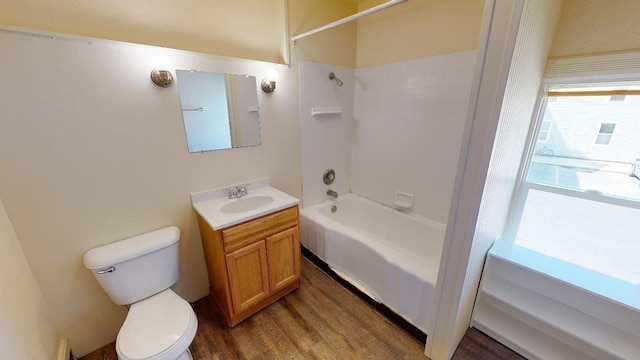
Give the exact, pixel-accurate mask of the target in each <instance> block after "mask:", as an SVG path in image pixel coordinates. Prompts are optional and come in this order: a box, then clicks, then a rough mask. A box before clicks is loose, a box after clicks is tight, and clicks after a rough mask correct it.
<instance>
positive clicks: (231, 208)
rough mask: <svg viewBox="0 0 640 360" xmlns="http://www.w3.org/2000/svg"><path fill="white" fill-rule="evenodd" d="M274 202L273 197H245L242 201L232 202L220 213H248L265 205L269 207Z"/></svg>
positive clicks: (221, 209) (222, 208)
mask: <svg viewBox="0 0 640 360" xmlns="http://www.w3.org/2000/svg"><path fill="white" fill-rule="evenodd" d="M272 202H273V198H272V197H271V196H264V195H260V196H252V197H243V198H240V199H236V200H232V202H230V203H228V204H226V205H224V206H223V207H221V208H220V212H222V213H225V214H237V213H242V212H246V211H251V210H256V209H258V208H261V207H263V206H265V205H269V204H271V203H272Z"/></svg>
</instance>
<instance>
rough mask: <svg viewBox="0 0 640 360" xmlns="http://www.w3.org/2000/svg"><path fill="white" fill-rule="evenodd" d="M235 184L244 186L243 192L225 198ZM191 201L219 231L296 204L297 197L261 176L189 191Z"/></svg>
mask: <svg viewBox="0 0 640 360" xmlns="http://www.w3.org/2000/svg"><path fill="white" fill-rule="evenodd" d="M236 187H245V188H246V189H247V192H248V193H247V195H245V196H243V197H241V198H236V199H229V198H228V192H227V190H228V189H234V188H236ZM191 203H192V204H193V208H194V209H195V210H196V212H197V213H198V214H199V215H200V216H201V217H202V218H203V219H204V220H205V221H206V222H207V223H208V224H209V226H211V228H212V229H213V230H220V229H224V228H226V227H229V226H232V225H236V224H239V223H242V222H245V221H248V220H251V219H254V218H257V217H260V216H262V215H267V214H270V213H273V212H276V211H279V210H282V209H286V208H288V207H291V206H293V205H297V204H299V203H300V200H298V199H296V198H295V197H293V196H291V195H288V194H285V193H284V192H282V191H280V190H278V189H276V188H274V187H271V186H270V184H269V179H268V178H263V179H259V180H255V181H249V182H245V183H240V184H234V185H229V186H225V187H221V188H217V189H213V190H207V191H202V192H197V193H192V194H191Z"/></svg>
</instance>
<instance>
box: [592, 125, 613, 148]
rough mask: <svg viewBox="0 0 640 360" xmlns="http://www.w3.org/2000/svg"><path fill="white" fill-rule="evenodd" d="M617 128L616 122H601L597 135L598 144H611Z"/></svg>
mask: <svg viewBox="0 0 640 360" xmlns="http://www.w3.org/2000/svg"><path fill="white" fill-rule="evenodd" d="M615 129H616V124H615V123H600V130H598V135H597V136H596V142H595V144H596V145H609V143H611V137H612V136H613V131H614V130H615Z"/></svg>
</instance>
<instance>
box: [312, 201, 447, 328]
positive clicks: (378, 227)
mask: <svg viewBox="0 0 640 360" xmlns="http://www.w3.org/2000/svg"><path fill="white" fill-rule="evenodd" d="M334 206H335V208H333V210H335V211H332V207H334ZM300 225H301V226H300V231H301V242H302V245H303V246H304V247H305V248H307V249H308V250H309V251H311V252H312V253H314V254H315V255H316V256H317V257H319V258H320V259H321V260H323V261H324V262H325V263H327V264H328V265H329V267H330V268H331V269H332V270H333V271H334V272H336V273H337V274H338V275H339V276H341V277H342V278H344V279H345V280H347V281H348V282H350V283H351V284H352V285H354V286H355V287H356V288H358V289H359V290H361V291H362V292H364V293H365V294H367V295H368V296H369V297H371V298H372V299H373V300H375V301H376V302H378V303H382V304H384V305H385V306H386V307H388V308H390V309H391V310H393V311H394V312H396V313H397V314H399V315H400V316H402V317H403V318H404V319H405V320H407V321H408V322H409V323H411V324H412V325H413V326H415V327H417V328H418V329H419V330H420V331H422V332H423V333H425V334H426V333H427V324H428V322H429V318H430V312H431V304H432V300H433V295H434V294H433V293H434V289H435V283H436V279H437V276H438V269H439V266H440V256H441V252H442V243H443V240H444V230H445V226H444V225H443V224H440V223H437V222H434V221H430V220H428V219H425V218H421V217H417V216H413V215H409V214H405V213H401V212H399V211H396V210H394V209H391V208H389V207H386V206H383V205H380V204H378V203H375V202H372V201H370V200H367V199H364V198H361V197H359V196H356V195H351V194H349V195H344V196H340V198H338V199H337V200H328V201H325V202H323V203H321V204H318V205H314V206H311V207H309V208H305V209H302V210H301V211H300Z"/></svg>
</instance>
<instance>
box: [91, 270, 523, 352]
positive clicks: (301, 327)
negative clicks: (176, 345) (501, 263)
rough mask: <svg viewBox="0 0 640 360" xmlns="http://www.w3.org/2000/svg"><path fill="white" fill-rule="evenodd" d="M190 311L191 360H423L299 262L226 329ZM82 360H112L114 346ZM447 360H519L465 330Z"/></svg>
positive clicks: (390, 328)
mask: <svg viewBox="0 0 640 360" xmlns="http://www.w3.org/2000/svg"><path fill="white" fill-rule="evenodd" d="M193 307H194V309H195V312H196V314H197V316H198V321H199V324H198V333H197V334H196V338H195V339H194V341H193V343H192V344H191V347H190V349H191V353H192V354H193V357H194V359H285V358H286V359H427V357H426V356H425V355H424V354H423V353H424V344H422V343H420V342H418V341H416V340H415V339H414V338H412V337H411V336H409V335H408V334H407V333H405V332H404V331H403V330H401V329H399V328H397V327H396V326H394V325H393V324H392V323H390V322H389V321H388V320H387V319H385V318H384V317H382V316H381V315H380V314H378V313H377V312H376V311H375V310H374V309H373V308H372V307H371V306H370V305H368V304H367V303H365V302H363V301H362V300H360V299H359V298H358V297H356V296H355V295H353V294H352V293H350V292H349V291H348V290H346V289H345V288H343V287H342V286H340V285H339V284H338V283H336V282H335V281H334V280H333V279H331V278H330V277H329V276H327V275H326V274H324V273H323V272H322V271H320V270H319V269H318V268H317V267H315V266H314V265H313V264H312V263H310V262H309V261H307V260H306V259H305V260H304V261H302V279H301V285H300V289H298V290H296V291H294V292H293V293H291V294H289V295H287V296H286V297H285V298H283V299H281V300H279V301H277V302H276V303H274V304H272V305H270V306H269V307H268V308H266V309H264V310H263V311H261V312H259V313H257V314H255V315H253V316H252V317H250V318H249V319H247V320H246V321H244V322H242V323H240V324H239V325H237V326H236V327H234V328H233V329H229V328H228V327H227V326H226V325H225V324H224V321H223V319H222V315H221V314H220V312H219V311H218V309H217V308H216V307H215V306H213V304H212V303H210V301H209V298H208V297H207V298H203V299H200V300H198V301H196V302H195V303H193ZM82 359H84V360H116V359H117V355H116V352H115V343H111V344H109V345H106V346H105V347H103V348H101V349H98V350H96V351H94V352H92V353H90V354H88V355H86V356H84V357H83V358H82ZM453 359H457V360H466V359H474V360H476V359H481V360H492V359H496V360H499V359H509V360H511V359H514V360H516V359H523V358H522V357H519V356H518V355H517V354H515V353H513V352H512V351H511V350H509V349H507V348H505V347H504V346H502V345H500V344H499V343H497V342H495V341H493V340H492V339H491V338H489V337H487V336H486V335H484V334H482V333H481V332H479V331H477V330H474V329H470V330H469V332H467V334H466V335H465V338H464V339H463V341H462V342H461V344H460V346H459V347H458V350H457V351H456V353H455V354H454V356H453Z"/></svg>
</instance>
